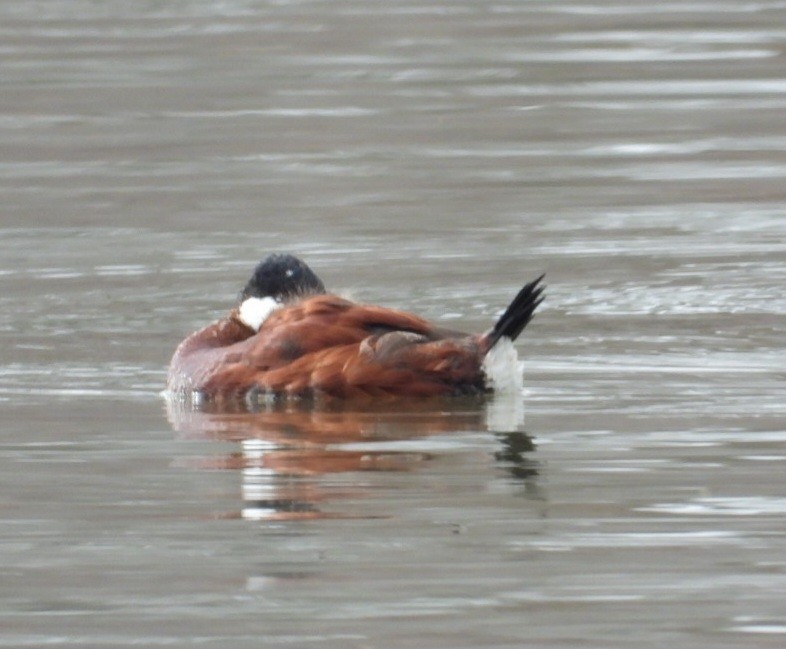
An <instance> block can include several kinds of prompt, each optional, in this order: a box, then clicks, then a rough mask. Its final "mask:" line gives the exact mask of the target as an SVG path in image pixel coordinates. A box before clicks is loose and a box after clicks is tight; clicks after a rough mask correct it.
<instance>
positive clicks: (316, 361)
mask: <svg viewBox="0 0 786 649" xmlns="http://www.w3.org/2000/svg"><path fill="white" fill-rule="evenodd" d="M211 326H216V325H211ZM203 331H204V330H203ZM200 335H202V336H203V337H204V334H203V332H197V333H196V334H194V336H197V337H199V336H200ZM208 338H210V336H208ZM187 342H188V341H186V342H185V343H184V345H186V344H187ZM227 343H228V344H226V345H223V346H221V345H217V346H208V345H198V344H197V345H192V346H191V349H190V350H189V349H188V346H187V350H186V351H187V353H186V354H184V355H183V357H182V358H181V359H179V360H178V359H177V354H176V359H173V365H175V364H176V362H177V363H182V364H188V365H189V366H190V367H188V368H187V370H186V372H185V374H187V375H189V376H191V377H196V378H197V380H196V381H194V383H193V384H192V385H191V386H190V388H191V389H193V390H196V391H198V392H201V393H203V394H205V395H207V396H215V395H223V396H228V395H233V396H242V395H246V394H248V393H257V392H259V393H266V394H277V395H291V396H311V395H325V396H332V397H339V398H353V397H364V396H373V397H380V396H386V395H391V396H392V395H401V396H428V395H445V394H456V393H467V392H478V391H482V390H483V389H484V379H483V373H482V370H481V362H482V355H481V353H480V349H479V345H478V337H477V336H465V335H450V334H446V333H445V332H442V331H439V330H437V329H435V328H434V327H433V326H432V325H430V324H429V323H428V322H427V321H426V320H423V319H422V318H419V317H417V316H415V315H412V314H410V313H405V312H402V311H397V310H394V309H386V308H383V307H378V306H365V305H359V304H355V303H353V302H350V301H348V300H344V299H342V298H339V297H336V296H334V295H319V296H315V297H311V298H308V299H305V300H303V301H300V302H297V303H295V304H292V305H289V306H285V307H283V308H281V309H279V310H277V311H275V312H274V313H272V314H271V315H270V316H269V317H268V318H267V320H266V321H265V322H264V323H263V324H262V326H261V327H260V329H259V331H258V332H256V333H253V332H252V331H250V330H249V331H248V335H247V336H246V337H245V338H243V339H242V340H237V341H227Z"/></svg>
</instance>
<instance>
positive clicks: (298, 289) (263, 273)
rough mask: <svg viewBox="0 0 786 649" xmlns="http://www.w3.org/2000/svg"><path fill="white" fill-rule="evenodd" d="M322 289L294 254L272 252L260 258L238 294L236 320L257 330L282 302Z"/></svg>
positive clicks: (304, 264) (319, 291)
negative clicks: (238, 317) (237, 316)
mask: <svg viewBox="0 0 786 649" xmlns="http://www.w3.org/2000/svg"><path fill="white" fill-rule="evenodd" d="M324 292H325V285H324V284H323V283H322V280H321V279H319V277H317V276H316V274H315V273H314V271H313V270H311V269H310V268H309V267H308V266H307V265H306V263H305V262H303V261H301V260H300V259H298V258H297V257H295V256H294V255H289V254H285V253H274V254H272V255H268V256H267V257H265V258H264V259H263V260H262V261H260V262H259V263H258V264H257V266H256V268H254V273H253V274H252V275H251V279H249V280H248V283H247V284H246V286H245V288H244V289H243V291H242V292H241V293H240V307H239V309H238V311H239V315H240V319H241V321H242V322H243V323H245V324H246V325H247V326H249V327H251V328H252V329H254V331H259V328H260V327H261V326H262V323H263V322H264V321H265V320H266V319H267V317H268V316H269V315H270V314H271V313H273V311H275V310H276V309H278V308H280V307H281V306H282V305H283V304H285V303H286V302H291V301H293V300H297V299H299V298H302V297H303V296H306V295H319V294H321V293H324Z"/></svg>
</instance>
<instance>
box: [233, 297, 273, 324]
mask: <svg viewBox="0 0 786 649" xmlns="http://www.w3.org/2000/svg"><path fill="white" fill-rule="evenodd" d="M280 308H281V304H280V303H279V302H276V300H275V299H274V298H272V297H250V298H247V299H246V300H243V303H242V304H241V305H240V309H238V315H239V316H240V321H241V322H242V323H243V324H244V325H246V326H247V327H250V328H251V329H253V330H254V331H259V328H260V327H261V326H262V323H264V322H265V320H267V319H268V318H269V317H270V314H271V313H273V312H274V311H276V310H278V309H280Z"/></svg>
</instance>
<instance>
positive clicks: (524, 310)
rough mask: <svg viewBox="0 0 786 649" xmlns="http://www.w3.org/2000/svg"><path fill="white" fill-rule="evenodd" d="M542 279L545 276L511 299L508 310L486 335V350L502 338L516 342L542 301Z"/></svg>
mask: <svg viewBox="0 0 786 649" xmlns="http://www.w3.org/2000/svg"><path fill="white" fill-rule="evenodd" d="M544 277H545V275H541V276H540V277H538V279H536V280H535V281H533V282H530V283H529V284H527V285H526V286H524V288H522V289H521V290H520V291H519V293H518V295H517V296H516V297H515V298H513V301H512V302H511V303H510V305H509V306H508V308H507V309H505V313H503V314H502V316H500V319H499V320H497V322H496V324H495V325H494V327H493V328H492V329H491V331H490V332H489V333H488V334H487V339H486V340H487V344H488V349H491V348H492V347H494V345H496V344H497V342H498V341H499V339H500V338H503V337H507V338H510V339H511V340H516V338H517V337H518V335H519V334H520V333H521V332H522V331H523V330H524V327H526V326H527V324H528V323H529V321H530V320H532V315H533V314H534V313H535V309H537V308H538V305H539V304H540V303H541V302H543V299H544V295H543V291H544V290H545V286H543V285H542V284H541V283H540V282H541V281H542V280H543V278H544Z"/></svg>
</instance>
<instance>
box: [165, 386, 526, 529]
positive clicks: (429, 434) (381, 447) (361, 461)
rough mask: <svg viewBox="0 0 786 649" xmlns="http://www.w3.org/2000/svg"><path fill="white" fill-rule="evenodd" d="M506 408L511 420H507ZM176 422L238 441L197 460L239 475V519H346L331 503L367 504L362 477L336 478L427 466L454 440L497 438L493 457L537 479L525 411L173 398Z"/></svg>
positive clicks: (184, 429)
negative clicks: (362, 500)
mask: <svg viewBox="0 0 786 649" xmlns="http://www.w3.org/2000/svg"><path fill="white" fill-rule="evenodd" d="M505 411H506V412H508V420H507V421H505V418H504V417H501V415H500V413H501V412H505ZM167 415H168V418H169V421H170V423H171V424H172V427H173V428H174V429H175V430H176V431H178V432H179V433H180V434H181V435H182V436H183V437H187V438H194V439H215V440H220V441H225V442H232V443H236V444H237V447H236V448H237V450H234V451H232V452H230V453H228V454H225V455H221V456H210V457H204V458H199V459H196V460H193V461H191V462H189V465H190V466H192V467H194V468H198V469H209V470H216V469H227V470H234V471H239V472H240V474H241V476H242V497H243V504H242V509H241V511H240V512H237V513H235V514H230V515H229V516H230V517H239V518H246V519H257V520H262V519H267V520H292V519H310V518H329V517H336V516H339V514H335V513H331V512H330V511H327V510H326V509H328V508H329V507H328V506H327V505H326V502H330V501H335V500H338V499H344V498H356V497H361V496H362V495H363V487H362V486H360V485H359V484H358V482H359V481H357V480H350V481H346V480H340V479H336V478H337V476H338V475H340V474H346V473H352V472H368V471H393V472H406V471H413V470H415V469H418V468H421V467H422V466H424V465H428V463H429V462H432V461H434V460H435V457H436V454H435V452H434V448H433V445H431V444H429V443H428V440H429V439H433V438H434V437H435V436H441V437H440V439H443V440H445V439H448V438H447V437H446V435H447V434H448V433H452V434H455V433H467V432H483V431H492V432H495V435H496V436H497V439H498V441H499V444H500V445H501V446H499V447H497V450H496V451H495V452H494V453H493V456H494V459H495V460H496V461H497V462H498V464H499V465H500V466H501V467H503V468H504V470H505V471H507V473H508V474H509V476H510V477H513V478H516V479H522V480H523V479H530V478H532V477H533V476H535V475H537V467H536V464H535V462H534V461H532V460H531V459H529V457H528V455H527V454H528V453H529V452H531V451H533V450H534V445H533V443H532V439H531V438H530V437H529V435H527V433H524V432H522V431H520V430H518V429H517V427H519V426H520V424H521V416H520V413H519V409H517V408H513V407H506V406H505V405H504V404H500V403H499V402H490V401H488V400H487V401H482V400H477V399H471V400H467V401H463V402H457V401H455V400H454V401H451V402H449V403H447V402H425V401H424V402H414V403H406V404H396V403H382V404H361V405H358V404H354V405H348V404H327V405H320V406H317V405H314V404H307V403H301V402H282V403H274V404H268V405H266V406H264V407H261V408H257V409H255V410H250V409H249V408H248V407H247V406H245V405H243V404H234V405H231V406H230V405H228V404H226V403H222V404H220V405H217V404H211V403H202V404H199V405H198V406H195V405H194V404H192V403H184V402H182V401H177V400H171V399H168V400H167ZM500 427H502V429H500ZM331 476H333V477H332V478H331ZM340 516H342V517H343V516H346V514H340Z"/></svg>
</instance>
